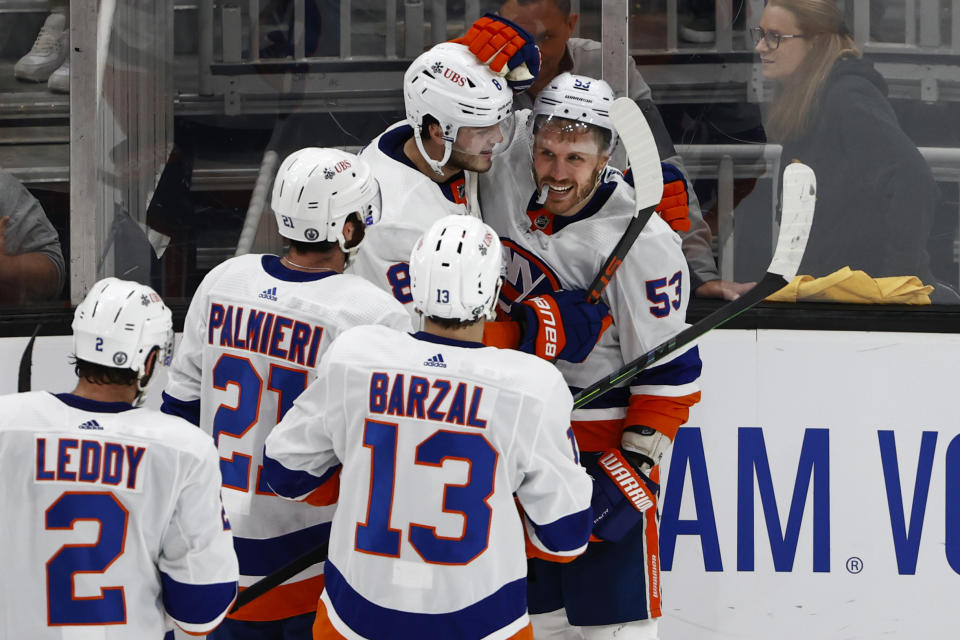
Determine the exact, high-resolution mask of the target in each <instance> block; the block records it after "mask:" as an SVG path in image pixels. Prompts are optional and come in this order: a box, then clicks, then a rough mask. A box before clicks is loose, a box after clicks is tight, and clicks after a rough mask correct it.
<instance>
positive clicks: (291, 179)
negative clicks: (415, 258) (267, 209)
mask: <svg viewBox="0 0 960 640" xmlns="http://www.w3.org/2000/svg"><path fill="white" fill-rule="evenodd" d="M380 204H381V201H380V186H379V184H378V183H377V180H376V178H374V177H373V173H372V172H371V171H370V167H369V166H368V165H367V163H366V162H364V161H363V160H361V159H360V158H359V157H357V156H355V155H353V154H352V153H347V152H346V151H341V150H340V149H321V148H318V147H307V148H304V149H300V150H298V151H294V152H293V153H291V154H290V155H289V156H287V157H286V159H284V161H283V163H282V164H281V165H280V169H279V170H278V171H277V177H276V179H275V180H274V183H273V193H272V195H271V198H270V206H271V208H272V209H273V213H274V216H276V219H277V230H278V231H279V233H280V235H281V236H283V237H285V238H289V239H291V240H298V241H301V242H334V241H335V242H337V243H338V244H339V245H340V248H341V249H342V250H343V251H344V252H346V253H349V249H348V248H347V240H346V238H345V237H344V235H343V225H344V223H345V222H346V221H347V219H348V218H349V217H350V215H351V214H353V213H356V214H358V216H359V217H360V220H361V221H362V222H363V224H364V225H365V226H370V225H373V224H376V223H377V222H378V221H379V220H380Z"/></svg>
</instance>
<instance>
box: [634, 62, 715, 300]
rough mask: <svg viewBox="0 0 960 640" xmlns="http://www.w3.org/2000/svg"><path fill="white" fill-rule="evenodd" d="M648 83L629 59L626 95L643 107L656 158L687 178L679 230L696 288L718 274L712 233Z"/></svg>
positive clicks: (693, 287) (694, 288) (713, 278)
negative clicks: (685, 220)
mask: <svg viewBox="0 0 960 640" xmlns="http://www.w3.org/2000/svg"><path fill="white" fill-rule="evenodd" d="M651 95H652V94H651V92H650V87H649V85H647V83H646V82H645V81H644V80H643V76H641V75H640V72H639V71H637V65H636V63H635V62H634V61H633V59H632V58H631V59H630V97H631V98H632V99H633V101H634V102H636V103H637V105H638V106H639V107H640V109H641V111H643V115H644V117H645V118H646V120H647V123H648V124H649V125H650V131H651V132H652V133H653V138H654V140H656V142H657V151H659V153H660V161H661V162H667V163H670V164H672V165H673V166H675V167H676V168H677V169H679V170H680V172H681V173H682V174H683V177H684V179H685V180H686V181H687V195H688V198H689V207H690V213H689V217H690V230H689V231H683V232H679V233H680V238H681V239H682V240H683V255H684V257H685V258H686V259H687V267H688V268H689V269H690V280H691V285H690V291H691V292H693V291H696V290H697V288H698V287H699V286H700V285H701V284H703V283H704V282H710V281H711V280H717V279H718V278H719V277H720V274H719V272H718V271H717V263H716V261H715V260H714V259H713V249H712V247H711V245H710V243H711V241H712V239H713V234H712V233H711V232H710V227H709V226H708V225H707V223H706V221H705V220H704V219H703V213H702V212H701V211H700V201H699V200H698V199H697V194H696V192H695V191H694V190H693V181H692V180H691V179H690V174H689V173H687V168H686V167H685V166H684V164H683V160H682V159H681V158H680V155H679V154H678V153H677V151H676V149H675V148H674V146H673V141H672V140H671V139H670V133H669V132H668V131H667V127H666V125H665V124H664V123H663V118H661V117H660V111H659V110H658V109H657V107H656V105H655V104H654V103H653V100H651V99H650V98H651Z"/></svg>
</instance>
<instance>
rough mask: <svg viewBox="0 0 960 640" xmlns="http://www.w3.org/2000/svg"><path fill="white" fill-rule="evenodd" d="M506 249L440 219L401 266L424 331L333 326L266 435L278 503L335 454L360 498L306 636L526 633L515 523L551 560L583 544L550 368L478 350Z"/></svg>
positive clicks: (351, 505) (583, 515)
mask: <svg viewBox="0 0 960 640" xmlns="http://www.w3.org/2000/svg"><path fill="white" fill-rule="evenodd" d="M501 255H502V254H501V247H500V242H499V240H498V239H497V237H496V235H495V234H494V232H493V231H492V230H491V229H490V228H489V227H488V226H487V225H485V224H483V223H482V222H480V221H479V220H477V219H475V218H472V217H469V216H447V217H445V218H442V219H441V220H438V221H437V222H435V223H434V224H433V225H432V226H431V227H430V229H429V230H428V231H427V233H426V235H425V236H424V237H423V238H422V240H421V241H419V242H418V243H417V244H416V247H415V248H414V250H413V253H412V255H411V256H410V275H411V289H412V291H411V293H412V296H413V301H414V304H415V305H416V308H417V309H418V311H419V312H421V313H422V314H423V315H424V317H425V322H424V326H425V329H424V331H421V332H418V333H415V334H412V335H410V334H404V333H400V332H397V331H393V330H390V329H388V328H384V327H373V326H369V327H359V328H356V329H354V330H352V331H348V332H347V333H345V334H343V335H342V336H341V337H340V338H339V339H338V340H337V341H336V342H335V343H334V344H333V345H331V347H330V349H329V350H328V351H327V353H326V354H325V355H324V358H323V362H322V363H321V372H320V376H319V377H318V379H317V381H316V382H315V383H314V384H313V385H312V386H311V387H310V388H309V389H308V390H307V391H306V392H305V393H304V394H303V395H302V396H300V398H298V399H297V402H296V403H295V404H294V407H293V409H291V410H290V412H289V413H288V414H287V416H286V417H285V418H284V419H283V421H282V422H281V423H280V424H279V425H278V427H277V428H276V429H275V430H274V431H273V433H271V434H270V436H269V437H268V438H267V449H266V454H267V456H268V457H269V458H270V459H271V460H275V461H276V462H275V464H272V465H271V466H270V467H267V468H266V469H265V471H266V472H267V474H268V475H267V477H268V481H269V482H270V484H271V486H272V487H273V488H274V489H275V490H277V492H278V493H280V494H282V495H288V496H290V497H297V498H302V497H303V496H304V495H305V494H307V495H309V492H310V491H315V490H316V489H315V488H316V487H318V486H322V485H321V483H322V482H323V481H324V478H325V477H327V476H329V475H331V474H332V473H335V472H336V470H337V469H339V468H340V467H339V465H340V463H341V462H342V463H343V466H342V473H341V478H340V485H341V487H342V491H343V493H344V494H349V495H351V496H355V498H356V499H354V500H352V501H350V502H347V501H344V502H342V503H341V504H340V505H339V507H338V510H337V513H336V515H335V516H334V521H333V532H332V533H331V535H330V556H329V560H328V562H327V585H326V589H325V591H324V593H323V596H322V598H321V602H322V605H321V606H320V608H319V609H318V611H317V624H316V626H315V627H314V632H315V635H314V637H315V638H321V639H332V638H344V637H346V638H384V639H386V638H398V637H405V638H408V637H409V638H413V637H420V638H445V639H446V638H449V639H458V638H463V639H474V638H476V639H479V638H491V639H492V638H497V639H505V638H532V637H533V636H532V635H531V630H530V627H529V619H528V616H527V608H526V587H525V578H526V562H525V556H524V529H526V532H527V534H528V535H529V538H530V545H531V547H532V548H533V549H535V551H536V553H538V554H540V555H542V556H544V557H550V558H551V559H553V560H557V561H564V560H570V559H572V558H573V557H575V556H576V555H577V554H579V553H581V552H582V551H583V549H584V547H585V546H586V543H587V539H588V537H589V534H590V529H591V510H590V495H591V482H590V478H589V477H588V476H587V474H586V473H584V470H583V469H582V468H581V467H579V466H578V465H577V463H576V459H577V450H576V444H575V442H574V440H573V439H572V437H571V435H570V430H569V425H570V419H569V418H570V413H569V412H570V410H571V407H572V398H571V396H570V392H569V391H568V390H567V388H566V385H565V383H564V381H563V379H562V377H561V376H560V374H559V373H558V372H557V370H556V369H555V368H554V367H552V366H551V365H549V364H548V363H546V362H543V361H542V360H540V359H538V358H535V357H532V356H530V355H527V354H524V353H520V352H516V351H510V350H501V349H495V348H492V347H484V346H483V344H481V343H480V338H481V336H482V334H483V324H484V320H485V318H486V317H488V316H489V314H490V313H491V312H492V310H493V307H494V305H495V304H496V301H497V291H498V289H499V284H500V273H501V269H502V257H501ZM308 479H311V480H309V481H308ZM514 495H515V496H516V500H517V502H518V503H519V505H520V507H521V508H522V514H523V515H521V514H518V511H517V507H516V505H515V501H514Z"/></svg>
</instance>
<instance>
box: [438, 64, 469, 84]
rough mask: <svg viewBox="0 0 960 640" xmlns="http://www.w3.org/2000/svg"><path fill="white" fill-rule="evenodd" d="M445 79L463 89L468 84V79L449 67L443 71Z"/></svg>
mask: <svg viewBox="0 0 960 640" xmlns="http://www.w3.org/2000/svg"><path fill="white" fill-rule="evenodd" d="M443 77H444V78H446V79H447V80H449V81H450V82H452V83H453V84H455V85H457V86H458V87H462V86H463V85H465V84H466V83H467V79H466V78H464V77H463V76H462V75H460V74H459V73H457V72H456V71H454V70H453V69H451V68H449V67H447V68H446V69H444V70H443Z"/></svg>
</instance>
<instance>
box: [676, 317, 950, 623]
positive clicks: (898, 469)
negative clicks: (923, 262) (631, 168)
mask: <svg viewBox="0 0 960 640" xmlns="http://www.w3.org/2000/svg"><path fill="white" fill-rule="evenodd" d="M701 353H702V358H703V362H704V369H703V377H702V387H703V401H702V402H701V403H700V404H699V405H697V406H696V407H695V408H694V410H693V411H692V413H691V419H690V422H689V423H688V427H687V428H685V429H683V430H681V434H680V435H679V436H678V440H677V443H676V446H675V448H674V450H673V452H672V455H671V458H670V460H669V461H667V464H664V465H663V471H662V473H663V474H664V476H663V479H664V483H665V490H664V493H663V501H662V503H661V513H662V521H661V545H662V546H661V565H662V566H663V568H664V569H665V570H666V571H665V573H664V576H663V590H664V594H663V605H664V621H663V624H662V625H661V629H662V637H663V638H664V639H665V640H670V639H676V638H682V639H683V640H707V639H710V640H716V639H718V638H738V639H744V640H746V639H751V640H752V639H757V640H760V639H763V640H768V639H772V638H776V639H778V640H793V639H796V640H801V639H802V640H810V639H813V638H816V639H818V640H827V639H836V640H854V639H862V640H868V639H869V640H875V639H878V638H896V639H897V640H901V639H903V640H906V639H914V638H924V639H925V640H946V639H948V638H957V637H960V632H958V631H957V627H956V618H955V616H954V615H953V613H954V611H953V609H952V606H953V605H954V604H955V603H956V601H957V598H956V596H957V593H958V592H960V575H958V574H960V437H958V436H960V407H958V395H960V385H958V378H957V373H956V371H957V366H958V363H960V336H957V335H931V334H897V333H848V332H812V331H766V330H762V331H715V332H713V333H712V334H710V335H709V336H708V339H707V340H706V341H705V342H704V343H703V344H702V345H701Z"/></svg>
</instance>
